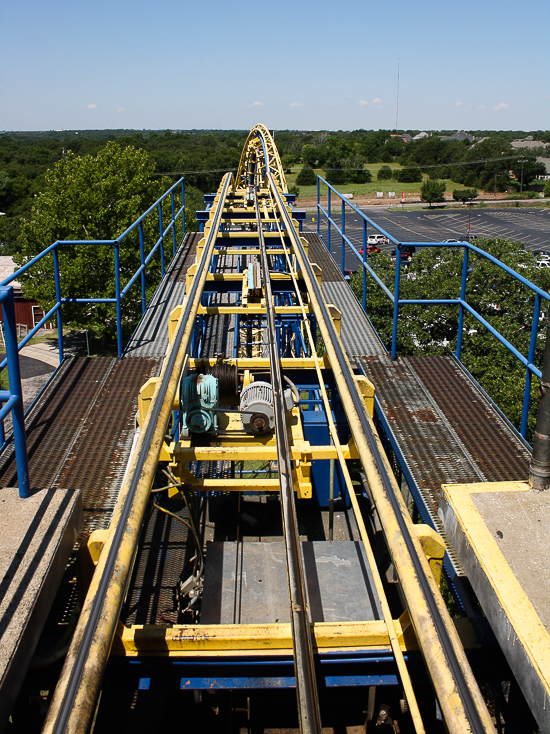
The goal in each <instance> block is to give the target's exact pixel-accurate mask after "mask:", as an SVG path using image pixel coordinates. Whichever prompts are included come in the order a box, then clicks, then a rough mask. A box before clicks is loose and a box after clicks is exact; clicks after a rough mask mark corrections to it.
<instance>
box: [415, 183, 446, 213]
mask: <svg viewBox="0 0 550 734" xmlns="http://www.w3.org/2000/svg"><path fill="white" fill-rule="evenodd" d="M446 188H447V185H446V184H445V181H436V180H435V179H431V178H429V179H428V180H427V181H424V183H423V184H422V186H421V188H420V198H421V199H422V201H425V202H427V203H428V204H429V206H430V208H431V206H432V204H437V203H438V202H441V201H445V190H446Z"/></svg>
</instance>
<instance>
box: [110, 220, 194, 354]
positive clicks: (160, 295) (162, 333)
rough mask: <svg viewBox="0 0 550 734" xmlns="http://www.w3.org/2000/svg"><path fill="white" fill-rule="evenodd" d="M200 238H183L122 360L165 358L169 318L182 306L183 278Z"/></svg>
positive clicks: (192, 259)
mask: <svg viewBox="0 0 550 734" xmlns="http://www.w3.org/2000/svg"><path fill="white" fill-rule="evenodd" d="M202 236H203V235H202V234H201V233H200V232H189V233H187V234H186V235H185V237H184V238H183V241H182V243H181V245H180V247H179V249H178V251H177V252H176V256H175V257H174V259H173V260H172V262H171V263H170V267H169V268H168V270H167V271H166V274H165V276H164V279H163V280H162V281H161V283H160V285H159V287H158V288H157V291H156V293H155V295H154V296H153V298H152V299H151V303H150V304H149V306H148V307H147V310H146V311H145V313H144V315H143V318H142V319H141V321H140V322H139V326H138V327H137V329H136V331H135V333H134V334H133V336H132V338H131V340H130V342H129V343H128V346H127V347H126V350H125V352H124V356H125V357H164V355H165V354H166V350H167V349H168V318H169V316H170V313H171V312H172V310H173V309H174V308H175V307H176V306H178V305H179V304H181V303H183V299H184V297H185V275H186V273H187V270H188V269H189V267H190V266H191V265H192V264H193V263H194V262H195V253H196V248H197V242H198V241H199V240H200V239H201V237H202Z"/></svg>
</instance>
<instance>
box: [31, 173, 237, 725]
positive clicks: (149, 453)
mask: <svg viewBox="0 0 550 734" xmlns="http://www.w3.org/2000/svg"><path fill="white" fill-rule="evenodd" d="M230 182H231V174H227V175H226V176H224V178H223V180H222V183H221V184H220V188H219V190H218V194H217V197H216V198H217V201H215V203H214V206H213V207H212V215H211V218H210V220H209V221H208V223H207V225H206V227H205V231H208V233H209V230H210V228H211V227H212V224H213V222H214V219H215V217H216V214H217V210H218V207H223V203H224V199H225V193H224V192H226V191H227V188H228V186H229V184H230ZM212 234H213V236H212V242H211V245H210V248H211V250H213V245H214V240H215V236H214V235H215V233H214V232H213V233H212ZM206 272H207V268H205V269H204V270H203V272H202V273H200V274H199V275H198V277H199V284H198V290H197V293H198V298H197V299H195V301H196V302H195V303H194V304H193V307H192V309H191V312H190V317H189V320H188V322H187V323H186V324H185V325H184V331H183V336H182V339H181V342H180V343H179V344H176V343H175V341H172V342H171V343H170V345H169V347H168V352H167V354H166V357H165V359H164V362H163V366H162V370H161V374H160V377H161V380H162V379H163V377H164V375H165V374H166V373H167V366H168V364H169V362H170V357H171V354H172V351H173V350H175V351H176V360H175V364H174V370H173V371H172V373H171V374H170V376H169V382H168V389H167V391H166V394H165V396H164V399H163V400H162V405H161V408H160V414H159V419H158V421H157V424H156V426H155V429H154V434H153V440H152V442H151V444H150V445H149V446H145V445H144V437H145V435H146V432H147V426H148V424H149V420H150V418H151V415H152V414H153V411H151V410H150V411H149V412H148V413H147V416H146V418H145V424H144V425H143V426H142V430H141V434H140V437H139V440H138V443H137V446H136V451H135V453H134V458H133V460H132V462H131V464H130V467H129V471H128V473H127V478H126V480H125V482H124V483H123V486H122V489H121V492H120V495H119V499H118V502H117V505H116V508H115V510H114V513H113V517H112V520H111V525H110V528H109V536H108V540H107V542H106V546H105V548H104V549H103V552H102V553H101V556H100V558H99V563H98V565H97V568H96V572H95V574H94V576H93V578H92V582H91V584H90V588H89V590H88V594H87V596H86V599H85V601H84V605H83V608H82V612H81V615H80V618H79V622H78V625H77V627H76V630H75V633H74V636H73V641H72V643H71V646H70V648H69V651H68V653H67V657H66V660H65V664H64V666H63V670H62V671H61V676H60V679H59V682H58V684H57V686H56V689H55V692H54V696H53V699H52V702H51V705H50V708H49V711H48V715H47V718H46V722H45V724H44V729H43V732H44V734H51V733H52V732H53V731H54V730H55V728H56V720H57V718H58V716H59V715H60V712H61V711H62V710H63V707H64V697H65V694H66V691H67V688H68V687H69V681H71V676H72V675H73V669H74V667H75V663H76V659H77V656H78V651H79V648H80V645H81V643H82V640H83V637H84V634H85V632H86V630H87V625H88V623H89V619H90V614H91V610H92V606H93V604H94V602H95V598H96V595H97V592H98V586H99V583H100V580H101V578H102V576H103V575H104V574H105V562H106V559H107V557H108V555H109V550H110V548H111V545H112V542H113V539H114V535H115V529H116V527H117V525H118V524H119V523H120V517H121V514H122V509H123V506H124V502H125V499H126V496H127V494H128V491H129V488H130V484H131V481H132V479H133V476H134V474H135V471H136V466H137V462H138V456H139V455H140V452H145V453H146V459H145V462H144V464H143V469H142V471H141V474H140V477H139V481H138V485H137V489H136V492H135V495H134V499H133V503H132V507H131V510H130V515H129V517H128V521H127V523H126V528H125V533H124V536H123V539H122V543H121V545H120V547H119V549H118V551H117V560H116V563H115V567H114V571H113V575H112V576H111V579H110V582H109V585H108V588H107V591H106V594H105V597H104V598H103V599H102V615H101V617H100V619H99V621H98V624H97V626H96V628H95V630H94V632H93V638H92V642H91V646H90V654H89V656H88V657H87V661H86V664H85V666H84V669H83V671H82V676H81V678H80V681H79V682H78V689H77V692H76V696H75V699H74V703H73V704H72V705H71V711H70V713H69V714H68V720H67V727H66V729H65V731H66V734H77V732H78V733H79V734H80V733H83V732H85V731H87V729H88V724H89V722H90V721H91V717H92V715H93V711H94V709H95V704H96V697H97V695H98V691H99V687H100V684H101V678H102V675H103V670H104V667H105V664H106V662H107V658H108V656H109V651H110V649H111V644H112V640H113V638H114V634H115V631H116V626H117V623H118V615H119V610H120V607H121V604H122V600H123V597H124V594H125V591H126V586H127V583H128V581H129V576H130V571H131V569H132V566H133V562H134V557H135V552H136V548H137V543H138V539H139V534H140V531H141V524H142V521H143V517H144V514H145V508H146V507H147V504H148V501H149V496H150V491H151V486H152V484H153V480H154V476H155V472H156V470H157V465H158V460H159V455H160V452H161V448H162V445H163V441H164V436H165V433H166V427H167V425H168V421H169V418H170V415H171V412H172V408H173V404H174V398H175V395H176V392H177V389H178V385H179V379H178V378H179V374H180V372H181V370H182V368H183V363H184V360H185V357H186V353H187V347H188V344H189V341H190V338H191V334H192V331H193V328H194V321H195V317H196V312H197V308H198V303H199V299H200V294H201V293H202V290H203V288H204V282H205V280H206ZM160 385H161V383H160V382H159V383H158V385H157V386H156V389H155V392H154V395H153V398H152V404H154V403H155V401H157V400H160V398H159V394H160Z"/></svg>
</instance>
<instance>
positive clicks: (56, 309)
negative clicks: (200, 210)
mask: <svg viewBox="0 0 550 734" xmlns="http://www.w3.org/2000/svg"><path fill="white" fill-rule="evenodd" d="M180 185H181V192H182V206H181V208H180V209H179V210H178V211H177V212H174V206H175V204H174V206H173V207H172V214H173V218H172V220H171V222H170V224H169V225H168V227H167V228H166V230H165V231H163V228H162V208H161V205H162V202H163V201H164V199H166V197H167V196H169V195H170V197H171V199H172V200H173V196H174V194H173V192H174V190H175V189H176V187H179V186H180ZM153 211H158V212H159V215H160V228H161V236H160V238H159V239H158V241H157V242H156V244H155V246H154V247H153V249H152V250H151V252H150V253H149V255H148V256H147V258H146V259H145V260H143V259H142V264H141V265H140V267H139V268H138V270H137V271H136V273H135V274H134V275H133V276H132V278H131V279H130V281H129V282H128V284H127V285H126V287H125V288H124V290H122V291H121V290H120V286H121V284H120V258H119V257H118V255H117V248H119V247H120V244H121V242H122V241H123V240H124V239H125V237H127V236H128V235H129V234H130V232H133V230H134V229H136V227H138V228H139V230H140V248H141V240H142V239H143V221H144V220H145V218H146V217H147V216H149V214H151V213H152V212H153ZM179 217H181V219H182V222H183V232H184V233H185V189H184V181H183V178H181V179H179V180H178V181H177V182H176V183H175V184H174V185H173V186H171V187H170V188H169V189H168V190H167V191H166V192H165V193H164V194H163V195H162V196H161V197H160V199H158V200H157V201H156V202H155V203H154V204H152V205H151V206H150V207H149V209H147V211H146V212H144V213H143V214H142V215H141V216H140V217H138V218H137V219H136V220H135V222H133V223H132V224H131V225H130V226H129V227H128V228H127V229H126V230H125V231H124V232H123V233H122V234H121V235H120V237H118V239H116V240H57V241H56V242H54V243H53V244H51V245H50V246H49V247H47V248H46V249H45V250H43V251H42V252H41V253H40V254H39V255H37V256H36V257H34V258H32V260H29V262H28V263H26V264H25V265H23V266H22V267H20V268H19V269H18V270H16V271H15V272H14V273H13V274H12V275H10V276H8V277H7V278H5V279H4V280H3V281H2V282H1V283H0V287H1V286H7V285H9V283H11V282H12V281H14V280H16V279H17V278H19V277H20V276H21V275H22V274H23V273H25V272H26V271H27V270H29V269H30V268H32V267H33V266H34V265H36V263H38V262H40V260H42V258H44V257H46V255H49V254H50V252H51V253H53V257H54V279H55V285H56V299H57V302H56V304H55V305H54V306H53V308H52V309H50V311H49V312H48V313H47V314H46V316H45V317H44V318H43V319H41V321H40V322H39V324H37V325H36V326H35V327H34V328H33V329H32V331H31V332H29V333H28V334H27V336H26V337H25V339H23V340H22V341H21V342H20V343H19V349H21V348H22V347H23V346H24V345H25V344H26V343H27V342H28V341H29V339H31V338H32V336H34V334H35V333H36V332H37V331H38V329H39V328H40V327H41V326H43V325H44V324H45V323H46V322H47V321H48V320H49V319H50V318H51V317H52V316H53V315H54V314H57V322H58V341H59V358H60V362H61V361H62V360H63V339H62V334H63V332H62V328H63V322H62V313H61V307H62V305H63V303H83V304H84V303H116V304H117V331H118V339H117V341H118V351H119V356H121V354H122V351H121V350H122V343H121V301H122V299H123V298H124V296H125V295H126V294H127V293H128V291H129V290H130V288H131V286H132V285H133V284H134V282H135V281H136V280H137V278H138V277H139V276H140V275H141V276H142V302H143V300H144V298H145V296H144V294H145V266H146V265H147V264H148V263H149V261H150V260H151V258H152V257H153V255H154V253H155V251H156V250H157V248H158V247H159V246H161V245H162V243H163V239H164V237H165V236H166V235H167V234H168V232H169V231H170V229H172V231H173V233H174V232H175V229H176V220H177V219H178V218H179ZM65 245H73V246H74V245H92V246H98V245H110V246H112V247H113V248H114V250H115V271H116V272H115V282H116V284H117V289H118V290H117V293H116V297H115V298H63V297H61V280H60V265H59V248H60V247H63V246H65ZM162 269H163V273H164V260H162ZM4 366H5V363H4ZM0 369H2V366H1V365H0ZM1 438H2V436H1V431H0V440H1Z"/></svg>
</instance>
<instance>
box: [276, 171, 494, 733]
mask: <svg viewBox="0 0 550 734" xmlns="http://www.w3.org/2000/svg"><path fill="white" fill-rule="evenodd" d="M270 189H271V192H272V195H273V197H274V199H275V201H276V202H277V206H278V209H279V211H280V212H281V215H282V219H283V223H284V225H285V228H286V234H287V236H289V237H290V239H291V241H294V243H295V242H296V240H297V238H298V237H299V235H298V232H297V227H295V226H294V225H293V223H292V220H291V215H290V212H289V208H288V206H287V205H286V204H285V203H284V202H283V199H282V195H281V192H280V189H279V187H278V185H277V182H276V180H275V179H273V178H270ZM294 255H295V256H296V258H297V260H298V264H299V266H300V271H301V276H302V278H303V279H304V281H305V283H306V286H307V289H308V292H309V294H310V298H311V302H312V305H313V309H314V313H315V316H316V318H317V323H318V325H319V328H320V330H321V336H322V338H323V341H324V343H325V349H326V351H327V354H328V357H329V360H330V364H331V366H332V369H333V373H334V377H335V380H336V384H337V386H338V391H339V395H340V399H341V401H342V404H343V406H344V409H345V411H346V415H347V418H348V422H349V425H350V429H351V431H352V434H353V437H354V439H355V443H356V446H357V449H358V451H359V457H360V460H361V463H362V466H363V470H364V472H365V475H366V477H367V482H368V485H369V489H370V492H371V496H372V499H373V501H374V503H375V506H376V509H377V512H378V515H379V518H380V521H381V524H382V528H383V530H384V534H385V536H386V539H387V542H388V547H389V550H390V553H391V556H392V560H393V563H394V566H395V569H396V572H397V575H398V577H399V581H400V584H401V587H402V589H403V592H404V595H405V599H406V603H407V607H408V609H409V613H410V615H411V620H412V623H413V626H414V629H415V631H416V634H417V637H418V639H419V642H420V646H421V648H422V652H423V654H424V657H425V660H426V664H427V666H428V669H429V671H430V676H431V678H432V681H433V683H434V686H435V689H436V692H437V696H438V699H439V703H440V706H441V709H442V712H443V715H444V717H445V721H446V723H447V726H448V728H449V730H450V731H451V732H453V733H454V732H456V734H463V733H464V732H470V731H471V727H470V724H469V719H468V716H467V713H466V711H465V710H464V708H463V705H462V702H461V699H460V696H459V694H458V692H457V690H456V688H455V684H454V677H453V674H452V671H451V670H450V669H449V667H448V665H447V662H446V657H445V654H444V653H443V650H442V647H441V643H440V641H439V635H438V630H437V628H436V626H435V623H434V620H433V617H432V614H431V612H430V609H429V606H428V604H427V600H426V598H425V596H424V593H423V592H422V591H421V588H420V581H419V579H418V577H417V573H416V570H415V567H414V565H413V563H412V560H411V556H410V554H409V550H408V548H407V546H406V544H405V540H404V538H403V537H402V535H401V530H400V526H399V523H398V520H397V517H396V515H395V513H394V510H393V507H392V505H391V502H390V499H389V497H388V496H387V495H386V490H385V488H384V485H383V483H382V480H381V476H380V474H379V472H378V468H377V466H376V463H375V460H374V457H373V455H372V454H371V451H370V447H369V444H368V440H367V437H366V436H365V434H364V433H363V429H362V426H361V422H360V419H359V416H358V414H357V411H356V408H355V403H354V401H353V399H352V397H351V393H350V391H349V389H348V386H347V383H346V380H345V377H344V374H343V372H342V369H341V367H340V364H339V362H338V358H337V354H336V351H335V349H334V347H333V344H332V337H331V335H330V332H329V331H328V329H327V325H326V323H325V320H324V316H323V311H322V309H321V308H320V305H319V304H318V303H317V302H316V299H315V297H314V293H315V291H314V288H313V284H312V283H311V281H310V278H309V275H308V271H307V268H306V267H305V261H303V260H302V256H301V253H300V249H299V247H297V246H294ZM321 297H322V296H321ZM325 307H326V304H325ZM336 338H337V339H338V336H337V337H336ZM340 348H341V353H342V354H343V355H344V359H346V360H347V358H346V356H345V350H344V348H343V346H342V344H341V343H340ZM348 367H349V363H348ZM350 369H351V368H350ZM365 412H366V415H367V420H368V421H369V423H370V424H371V426H370V427H371V430H372V433H373V435H374V436H375V440H376V442H377V444H378V448H379V451H380V455H381V457H382V461H383V463H384V466H385V471H386V472H387V475H388V477H389V478H390V481H391V485H392V489H393V492H394V494H395V496H396V498H397V501H398V503H399V507H400V511H401V515H402V518H403V520H404V521H405V524H406V525H407V527H408V529H409V533H410V537H411V539H412V543H413V545H414V547H415V553H416V556H417V557H418V559H419V561H420V564H421V566H422V567H423V572H424V576H425V577H426V578H427V579H428V582H429V583H430V586H431V587H432V588H431V594H432V596H433V599H434V601H435V604H436V605H437V607H438V610H439V613H440V617H441V619H442V621H443V624H444V625H445V628H446V632H447V635H448V637H449V639H450V640H451V643H452V645H453V649H454V653H455V655H456V657H457V659H458V661H459V664H460V666H461V669H462V670H463V672H464V676H465V679H466V681H467V685H468V688H469V690H470V693H471V696H472V698H473V700H474V701H475V705H476V708H477V710H478V713H479V716H480V718H481V721H482V722H483V726H484V727H485V729H486V731H488V732H494V726H493V723H492V720H491V717H490V715H489V712H488V711H487V707H486V705H485V702H484V700H483V697H482V695H481V692H480V690H479V687H478V685H477V682H476V680H475V678H474V676H473V673H472V671H471V668H470V666H469V663H468V661H467V659H466V655H465V653H464V649H463V647H462V645H461V642H460V638H459V637H458V634H457V632H456V630H455V628H454V626H453V623H452V620H451V618H450V616H449V613H448V611H447V608H446V606H445V602H444V601H443V599H442V597H441V594H440V593H439V589H438V588H437V585H436V583H435V579H434V578H433V575H432V572H431V570H430V567H429V564H428V561H427V559H426V558H425V556H424V552H423V550H422V546H421V544H420V540H419V539H418V537H417V536H416V534H415V532H414V529H413V523H412V520H411V517H410V515H409V512H408V510H407V507H406V506H405V503H404V500H403V497H402V495H401V491H400V489H399V487H398V486H397V484H396V481H395V478H394V476H393V472H392V469H391V467H390V464H389V462H388V460H387V457H386V455H385V452H384V449H383V447H382V445H381V442H380V439H379V438H378V434H377V432H376V429H375V427H374V424H373V423H372V418H371V416H370V415H368V412H367V411H365ZM329 419H330V415H329ZM351 496H352V502H353V494H352V495H351ZM356 514H357V513H356Z"/></svg>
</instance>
